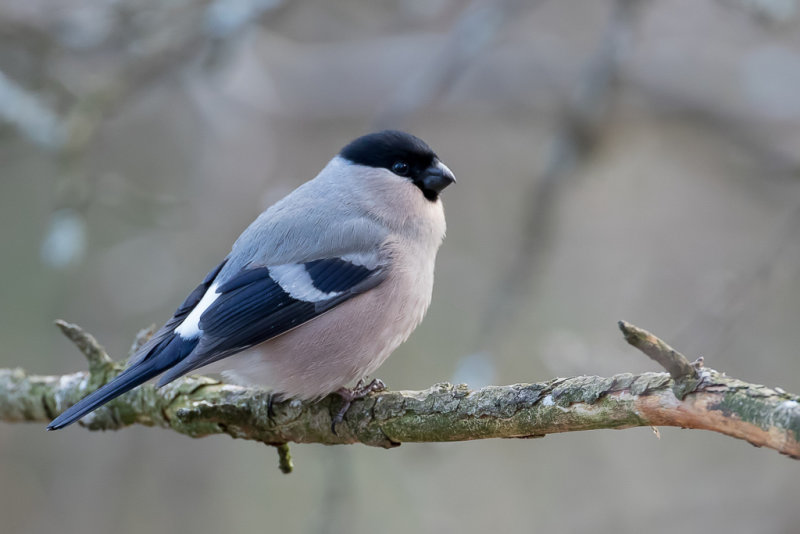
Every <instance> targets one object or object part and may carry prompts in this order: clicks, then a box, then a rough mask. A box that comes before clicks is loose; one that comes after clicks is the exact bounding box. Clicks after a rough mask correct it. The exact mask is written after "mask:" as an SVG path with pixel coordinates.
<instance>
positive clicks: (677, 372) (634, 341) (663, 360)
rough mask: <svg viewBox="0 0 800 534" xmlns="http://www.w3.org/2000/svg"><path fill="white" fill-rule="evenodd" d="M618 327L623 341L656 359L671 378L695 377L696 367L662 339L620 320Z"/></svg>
mask: <svg viewBox="0 0 800 534" xmlns="http://www.w3.org/2000/svg"><path fill="white" fill-rule="evenodd" d="M618 324H619V329H620V330H622V334H623V335H624V336H625V341H627V342H628V343H630V344H631V345H633V346H634V347H636V348H637V349H639V350H640V351H642V352H644V353H645V354H647V355H648V356H650V358H652V359H653V360H655V361H657V362H658V363H659V364H660V365H661V367H663V368H664V369H666V370H667V371H669V374H670V376H672V378H673V379H675V380H678V379H680V378H697V369H696V368H695V367H694V366H693V365H692V364H691V363H690V362H689V360H688V359H687V358H686V356H684V355H683V354H681V353H680V352H678V351H676V350H675V349H673V348H672V347H670V346H669V345H667V344H666V343H664V342H663V341H662V340H660V339H659V338H657V337H656V336H654V335H653V334H651V333H650V332H648V331H647V330H643V329H641V328H639V327H637V326H634V325H632V324H630V323H627V322H625V321H620V322H619V323H618ZM701 365H702V364H701Z"/></svg>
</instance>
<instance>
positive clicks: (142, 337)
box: [128, 324, 157, 358]
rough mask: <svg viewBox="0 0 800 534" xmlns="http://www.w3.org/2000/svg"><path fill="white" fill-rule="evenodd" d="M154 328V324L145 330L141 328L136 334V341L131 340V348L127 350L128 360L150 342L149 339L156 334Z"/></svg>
mask: <svg viewBox="0 0 800 534" xmlns="http://www.w3.org/2000/svg"><path fill="white" fill-rule="evenodd" d="M156 328H157V327H156V325H155V324H151V325H150V326H148V327H147V328H142V329H141V330H139V331H138V332H137V333H136V339H134V340H133V344H131V348H130V349H128V358H130V357H131V356H133V355H134V354H136V352H137V351H138V350H139V349H140V348H142V345H144V344H145V343H147V342H148V341H150V338H151V337H153V334H155V333H156Z"/></svg>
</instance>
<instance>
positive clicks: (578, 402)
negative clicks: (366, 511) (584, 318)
mask: <svg viewBox="0 0 800 534" xmlns="http://www.w3.org/2000/svg"><path fill="white" fill-rule="evenodd" d="M626 325H627V324H626ZM72 326H74V325H72ZM627 327H628V328H633V329H635V328H636V327H633V326H632V325H627ZM642 332H643V331H642ZM649 335H651V336H652V334H649ZM626 337H627V336H626ZM653 337H654V338H655V336H653ZM78 339H83V340H86V339H87V338H86V337H85V336H78ZM655 339H656V340H657V338H655ZM92 341H93V338H92ZM658 341H660V340H658ZM662 343H663V342H662ZM93 344H94V345H96V342H95V341H93ZM93 344H92V343H89V345H88V346H89V348H90V349H91V350H84V352H87V356H89V354H88V353H92V354H94V357H93V358H94V361H95V362H102V365H99V364H98V363H96V364H95V366H94V370H95V371H96V372H97V373H100V372H102V374H103V379H104V380H108V379H110V378H111V377H113V376H114V375H115V374H117V373H119V372H120V371H121V370H122V368H123V365H122V364H120V363H113V362H110V360H108V361H106V360H105V359H103V358H99V357H97V354H98V353H97V351H96V350H94V349H92V347H93V346H94V345H93ZM96 346H97V347H99V345H96ZM664 347H667V348H668V346H667V345H666V344H664ZM669 350H672V349H669ZM673 352H674V351H673ZM681 358H683V357H682V356H681ZM684 360H685V358H684ZM90 361H91V359H90ZM675 369H677V367H674V368H673V369H672V372H673V373H672V375H670V374H669V373H643V374H639V375H633V374H619V375H615V376H612V377H597V376H578V377H572V378H556V379H553V380H550V381H547V382H541V383H535V384H515V385H510V386H490V387H485V388H483V389H479V390H474V391H473V390H470V389H468V388H467V387H466V386H464V385H457V386H454V385H451V384H437V385H435V386H433V387H431V388H429V389H427V390H424V391H385V392H381V393H373V394H371V395H369V396H368V397H366V398H365V399H363V400H358V401H355V402H353V405H352V406H351V408H350V410H349V411H348V412H347V415H346V417H345V419H344V422H343V423H342V424H340V425H338V426H337V433H336V434H334V433H333V432H331V417H332V416H333V415H335V414H336V412H337V411H338V408H339V403H340V402H341V401H340V399H339V398H338V397H337V396H336V395H332V396H330V397H328V398H326V399H323V400H322V401H320V402H317V403H303V402H300V401H295V400H289V401H284V402H276V403H274V404H273V411H274V413H273V414H272V416H269V415H268V404H269V394H268V392H266V391H263V390H259V389H252V388H244V387H239V386H233V385H229V384H224V383H221V382H219V381H217V380H214V379H211V378H208V377H201V376H190V377H186V378H183V379H181V380H178V381H176V382H174V383H172V384H170V385H167V386H165V387H164V388H161V389H156V388H155V387H154V386H152V385H149V384H148V385H144V386H142V387H139V388H137V389H135V390H133V391H131V392H128V393H126V394H125V395H123V396H121V397H119V398H117V399H115V400H113V401H111V402H110V403H108V404H107V405H106V406H104V407H101V408H100V409H98V410H97V411H95V412H94V413H92V414H90V415H88V416H86V417H85V418H84V419H83V420H82V421H81V425H83V426H85V427H86V428H88V429H90V430H116V429H119V428H122V427H125V426H129V425H133V424H142V425H147V426H157V427H163V428H170V429H172V430H174V431H176V432H179V433H181V434H186V435H188V436H191V437H202V436H207V435H212V434H227V435H229V436H231V437H233V438H238V439H248V440H254V441H259V442H262V443H265V444H269V445H274V446H277V447H279V452H280V457H281V462H282V465H283V466H284V468H285V469H286V470H290V469H291V459H290V457H289V454H288V448H287V447H286V446H285V444H286V443H288V442H295V443H324V444H330V445H332V444H347V443H362V444H365V445H370V446H376V447H394V446H397V445H399V444H401V443H404V442H434V441H436V442H441V441H462V440H472V439H485V438H528V437H540V436H544V435H547V434H552V433H556V432H573V431H579V430H593V429H600V428H614V429H621V428H629V427H635V426H678V427H684V428H699V429H705V430H712V431H715V432H720V433H722V434H726V435H729V436H732V437H735V438H739V439H744V440H747V441H749V442H750V443H752V444H754V445H758V446H765V447H770V448H772V449H775V450H777V451H779V452H781V453H783V454H786V455H789V456H791V457H794V458H798V457H800V403H799V402H798V401H800V398H798V397H797V396H796V395H791V394H788V393H785V392H783V391H781V390H774V389H770V388H767V387H764V386H760V385H755V384H749V383H746V382H743V381H741V380H737V379H735V378H731V377H728V376H725V375H724V374H721V373H718V372H716V371H714V370H712V369H707V368H702V367H701V366H700V365H697V364H695V365H692V366H690V369H691V372H688V373H687V374H686V375H681V374H680V373H678V372H676V371H675ZM684 370H687V368H686V367H684ZM676 374H677V375H678V376H677V377H676V376H675V375H676ZM98 382H100V381H99V380H96V379H94V378H93V375H92V373H90V372H80V373H74V374H70V375H64V376H36V375H29V374H27V373H25V372H24V371H23V370H21V369H4V370H0V420H3V421H7V422H22V421H27V422H36V423H41V424H45V423H48V422H49V421H50V420H51V419H52V418H53V417H55V415H57V414H58V413H60V412H62V411H63V410H65V409H66V408H67V407H68V406H70V405H72V404H74V403H75V402H77V401H78V400H79V399H80V398H81V397H83V396H84V395H86V394H87V393H88V392H89V391H90V390H92V389H94V388H96V387H99V383H98Z"/></svg>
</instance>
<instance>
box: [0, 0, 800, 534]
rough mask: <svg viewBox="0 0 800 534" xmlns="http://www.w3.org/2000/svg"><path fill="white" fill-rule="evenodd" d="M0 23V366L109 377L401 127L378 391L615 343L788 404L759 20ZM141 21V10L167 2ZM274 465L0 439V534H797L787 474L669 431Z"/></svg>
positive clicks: (553, 4)
mask: <svg viewBox="0 0 800 534" xmlns="http://www.w3.org/2000/svg"><path fill="white" fill-rule="evenodd" d="M164 4H165V5H161V3H160V2H155V1H148V0H125V1H117V2H112V1H104V0H69V1H61V2H58V3H51V2H45V1H43V0H41V1H35V0H27V1H24V2H23V1H22V0H16V1H14V0H5V1H4V2H2V3H0V73H2V74H3V76H2V78H0V168H2V174H1V175H0V176H1V178H0V243H2V245H3V247H2V250H3V253H2V257H3V260H2V262H0V274H1V275H2V282H0V340H2V344H1V345H0V346H1V347H2V348H0V367H13V366H22V367H24V368H26V369H27V370H29V371H31V372H36V373H42V374H57V373H66V372H72V371H76V370H80V369H84V368H85V367H86V363H85V361H84V360H83V358H82V356H81V355H80V354H79V353H78V352H77V351H76V350H75V349H74V347H72V346H71V345H70V344H69V342H68V341H66V340H65V339H63V338H62V337H61V336H60V335H59V334H58V333H57V331H56V329H55V328H54V327H53V326H52V321H53V320H54V319H56V318H63V319H66V320H69V321H74V322H77V323H79V324H81V325H83V326H84V327H86V328H87V329H88V330H89V331H90V332H92V333H93V334H94V335H96V336H97V337H98V338H99V339H100V341H101V342H102V343H103V344H104V345H105V346H106V347H107V348H108V350H109V352H110V353H111V354H112V356H114V357H116V358H122V357H124V355H125V354H126V352H127V349H128V347H129V346H130V343H131V342H132V340H133V337H134V335H135V333H136V332H137V330H138V329H140V328H142V327H144V326H146V325H148V324H150V323H153V322H159V323H160V322H163V321H164V320H166V319H167V318H168V317H169V315H170V314H171V312H172V311H173V310H174V308H175V307H176V305H177V304H178V303H179V302H180V301H181V300H182V298H183V297H184V296H185V295H186V294H187V293H188V292H189V291H190V290H191V289H192V288H193V287H194V286H195V284H196V283H197V282H198V281H199V280H200V279H201V278H202V276H203V275H204V274H205V273H206V272H207V271H208V270H209V269H210V268H211V267H212V266H213V265H215V264H216V262H218V261H219V260H220V259H221V258H222V257H223V256H224V255H225V254H226V253H227V251H228V249H229V246H230V244H231V243H232V241H233V240H234V239H235V237H236V236H237V235H238V234H239V232H241V231H242V229H243V228H244V227H245V226H246V225H247V224H248V223H249V222H250V221H251V220H252V219H253V218H254V217H255V216H256V215H257V214H258V213H259V212H260V211H261V210H262V209H263V208H265V207H266V206H268V205H269V204H271V203H272V202H274V201H275V200H277V199H278V198H280V197H281V196H283V195H284V194H286V193H287V192H288V191H290V190H291V189H292V188H294V187H296V186H297V185H299V184H300V183H302V182H303V181H305V180H306V179H308V178H310V177H311V176H313V175H314V174H315V173H316V172H317V171H318V170H319V169H320V168H322V166H323V165H324V164H325V162H326V161H327V160H328V159H329V158H330V157H331V156H332V155H333V154H335V153H336V152H337V151H338V150H339V149H340V148H341V146H342V145H344V144H345V143H346V142H347V141H349V140H350V139H351V138H353V137H355V136H357V135H360V134H362V133H364V132H366V131H369V130H372V129H375V128H379V127H386V126H392V127H401V128H404V129H407V130H409V131H411V132H413V133H415V134H417V135H419V136H421V137H422V138H423V139H425V140H426V141H428V142H429V143H430V144H431V145H432V146H433V147H434V149H435V150H436V151H437V152H438V153H439V154H440V156H441V157H442V159H443V160H444V161H445V162H446V163H447V164H448V165H449V166H450V167H451V168H452V169H453V171H454V172H455V173H456V175H457V176H458V180H459V181H458V184H457V185H456V186H454V187H452V188H449V189H448V190H447V191H445V194H444V201H445V206H446V211H447V220H448V227H449V230H448V236H447V239H446V240H445V243H444V246H443V247H442V249H441V252H440V256H439V260H438V265H437V271H436V286H435V291H434V300H433V305H432V306H431V309H430V311H429V314H428V317H427V319H426V321H425V322H424V323H423V325H422V326H421V327H420V328H419V329H418V330H417V332H416V333H415V334H414V335H413V336H412V338H411V340H410V341H409V342H408V343H406V344H405V345H404V346H403V347H401V348H400V349H399V350H398V351H397V352H396V353H395V354H394V356H393V357H392V358H390V359H389V361H388V362H387V363H386V364H385V365H384V366H383V367H382V368H381V369H380V371H379V373H378V375H379V376H380V377H381V378H382V379H384V380H385V382H386V383H387V384H388V385H389V387H391V388H395V389H420V388H425V387H427V386H429V385H431V384H433V383H435V382H438V381H444V380H449V381H455V382H468V383H469V384H470V385H472V386H475V387H477V386H480V385H483V384H487V383H497V384H506V383H514V382H531V381H537V380H545V379H548V378H552V377H554V376H570V375H575V374H600V375H608V374H613V373H618V372H627V371H631V372H640V371H646V370H655V369H656V366H655V364H654V363H652V362H650V361H649V360H648V359H647V358H645V357H644V356H643V355H641V354H639V353H637V352H636V351H634V350H633V349H632V348H630V347H627V346H626V345H625V343H624V341H623V340H622V337H621V335H620V334H619V332H618V331H617V329H616V321H617V320H618V319H626V320H629V321H631V322H634V323H635V324H638V325H640V326H642V327H645V328H648V329H650V330H652V331H653V332H655V333H656V334H658V335H660V336H661V337H663V338H664V339H666V340H667V341H669V342H670V343H671V344H673V345H674V346H675V347H676V348H678V349H679V350H681V351H683V352H684V353H686V354H687V355H688V356H690V357H692V358H693V357H696V356H699V355H703V356H704V357H705V359H706V363H707V365H709V366H711V367H713V368H716V369H719V370H722V371H725V372H727V373H728V374H730V375H733V376H736V377H740V378H743V379H746V380H749V381H752V382H756V383H765V384H768V385H772V386H781V387H783V388H785V389H786V390H788V391H793V392H795V393H797V392H800V363H799V362H798V358H797V347H798V345H800V328H798V327H797V326H798V321H799V320H800V298H798V296H800V242H799V240H800V183H798V178H799V177H800V128H799V127H800V31H798V27H799V26H800V20H798V19H799V18H800V16H799V15H798V12H797V10H798V6H797V4H796V3H795V2H793V1H791V0H783V1H778V0H772V1H768V0H761V1H754V0H729V1H712V0H703V1H697V0H674V1H667V0H651V1H641V2H624V1H621V2H610V1H593V2H580V1H577V0H569V1H554V0H549V1H538V2H533V1H531V2H523V1H518V2H514V1H506V2H465V1H460V0H428V1H425V0H404V1H388V0H383V1H378V2H365V1H364V2H357V1H355V0H349V1H343V2H326V1H324V0H298V1H296V2H292V1H286V2H272V1H269V0H260V1H256V0H246V1H244V0H243V1H241V2H233V1H230V0H228V1H222V0H218V1H216V2H202V1H199V0H182V1H180V2H170V3H164ZM166 4H168V5H166ZM292 450H293V455H294V457H295V461H296V466H297V468H296V472H295V473H294V474H292V475H290V476H284V475H281V474H280V473H279V472H278V470H277V467H276V454H275V452H274V451H273V450H271V449H268V448H266V447H264V446H260V445H256V444H253V443H247V442H240V441H234V440H230V439H227V438H224V437H213V438H208V439H201V440H192V439H189V438H186V437H183V436H179V435H174V434H172V433H170V432H166V431H162V430H155V429H148V428H139V427H137V428H129V429H126V430H124V431H120V432H109V433H97V434H95V433H89V432H87V431H85V430H82V429H80V428H78V427H75V428H69V429H67V430H64V431H60V432H56V433H46V432H45V431H44V428H43V426H42V425H6V424H3V425H2V426H1V427H0V521H1V522H2V527H1V528H0V530H2V531H3V532H10V533H43V532H63V533H79V532H80V533H95V532H97V533H108V532H115V533H120V534H122V533H133V532H173V533H184V532H187V533H188V532H220V531H224V532H242V531H276V532H309V533H316V532H345V531H346V532H351V533H354V534H358V533H366V532H374V531H381V532H387V533H400V532H418V531H422V532H430V531H435V530H439V531H443V532H454V531H456V530H458V531H460V532H486V531H494V532H506V531H512V529H513V530H516V531H531V532H547V531H553V530H556V529H557V530H558V531H560V532H584V531H593V532H653V533H661V532H674V531H676V530H679V529H680V530H683V531H688V532H696V531H701V530H705V531H707V532H723V531H726V532H786V533H790V532H797V531H798V529H800V526H799V525H800V507H798V506H797V496H798V490H800V478H799V477H798V464H797V463H796V462H794V461H792V460H789V459H787V458H784V457H781V456H780V455H778V454H777V453H775V452H774V451H769V450H757V449H754V448H753V447H751V446H750V445H748V444H747V443H745V442H741V441H736V440H733V439H730V438H726V437H723V436H719V435H714V434H710V433H705V432H701V431H681V430H677V429H669V428H662V429H661V438H660V439H657V438H656V437H655V436H654V435H653V432H652V431H651V430H650V429H647V428H642V429H632V430H625V431H613V432H612V431H593V432H583V433H575V434H566V435H551V436H548V437H546V438H545V439H540V440H523V441H500V440H494V441H482V442H471V443H450V444H426V445H415V444H407V445H403V446H402V447H400V448H399V449H396V450H391V451H384V450H373V449H368V448H366V447H359V446H352V447H323V446H314V445H305V446H295V447H293V449H292Z"/></svg>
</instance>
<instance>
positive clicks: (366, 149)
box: [339, 130, 436, 170]
mask: <svg viewBox="0 0 800 534" xmlns="http://www.w3.org/2000/svg"><path fill="white" fill-rule="evenodd" d="M339 155H340V156H342V157H343V158H345V159H346V160H349V161H351V162H352V163H355V164H357V165H366V166H367V167H379V168H380V167H382V168H385V169H389V170H391V169H392V165H394V164H395V163H396V162H398V161H405V162H406V163H408V164H409V165H410V166H411V167H416V168H420V169H425V168H427V167H428V166H430V164H431V163H433V160H434V159H435V158H436V153H435V152H434V151H433V150H432V149H431V147H429V146H428V144H427V143H426V142H425V141H423V140H422V139H420V138H419V137H416V136H413V135H411V134H409V133H405V132H401V131H399V130H383V131H381V132H375V133H371V134H367V135H364V136H361V137H359V138H358V139H356V140H354V141H352V142H351V143H350V144H349V145H347V146H346V147H344V148H343V149H342V151H341V152H340V153H339Z"/></svg>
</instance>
